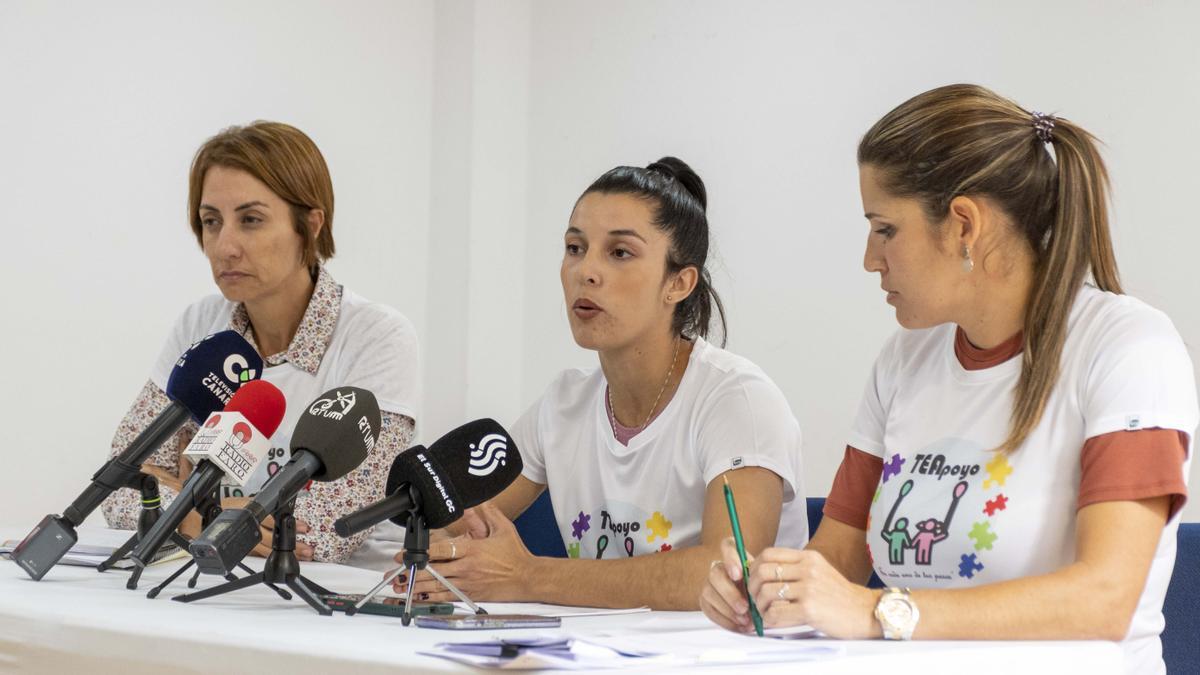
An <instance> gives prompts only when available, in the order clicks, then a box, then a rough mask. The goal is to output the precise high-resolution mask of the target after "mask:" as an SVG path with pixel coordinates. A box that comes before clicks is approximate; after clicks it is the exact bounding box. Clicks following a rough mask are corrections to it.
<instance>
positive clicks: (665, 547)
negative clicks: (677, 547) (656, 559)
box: [658, 544, 671, 553]
mask: <svg viewBox="0 0 1200 675" xmlns="http://www.w3.org/2000/svg"><path fill="white" fill-rule="evenodd" d="M670 550H671V545H670V544H663V545H662V546H659V547H658V552H659V553H666V552H667V551H670Z"/></svg>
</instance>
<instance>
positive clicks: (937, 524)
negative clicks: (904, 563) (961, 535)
mask: <svg viewBox="0 0 1200 675" xmlns="http://www.w3.org/2000/svg"><path fill="white" fill-rule="evenodd" d="M917 529H918V530H920V531H919V532H917V536H915V537H913V544H914V545H915V546H916V549H917V564H918V565H928V564H929V563H930V562H932V561H933V545H934V544H936V543H937V542H939V541H941V540H943V539H945V538H946V537H949V536H950V535H949V534H947V533H946V526H945V525H943V524H942V522H941V521H939V520H935V519H933V518H930V519H929V520H923V521H921V522H919V523H917Z"/></svg>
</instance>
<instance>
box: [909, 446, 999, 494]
mask: <svg viewBox="0 0 1200 675" xmlns="http://www.w3.org/2000/svg"><path fill="white" fill-rule="evenodd" d="M984 468H986V469H987V473H988V477H987V478H985V479H984V481H983V489H985V490H986V489H988V488H990V487H991V486H992V484H993V483H994V484H996V485H999V486H1000V487H1004V481H1005V480H1007V479H1008V475H1009V474H1010V473H1012V472H1013V469H1012V467H1011V466H1009V464H1008V455H1005V454H1004V453H1003V452H997V453H996V456H995V457H994V458H993V459H992V461H990V462H988V463H987V464H986V465H984ZM885 473H886V471H885Z"/></svg>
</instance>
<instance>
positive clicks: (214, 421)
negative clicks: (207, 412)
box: [204, 413, 221, 429]
mask: <svg viewBox="0 0 1200 675" xmlns="http://www.w3.org/2000/svg"><path fill="white" fill-rule="evenodd" d="M220 423H221V416H220V415H217V414H215V413H214V414H213V416H212V417H210V418H208V421H207V422H205V423H204V428H205V429H211V428H213V427H215V426H217V425H218V424H220Z"/></svg>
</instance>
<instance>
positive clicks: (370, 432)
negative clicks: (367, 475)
mask: <svg viewBox="0 0 1200 675" xmlns="http://www.w3.org/2000/svg"><path fill="white" fill-rule="evenodd" d="M380 424H381V422H380V413H379V403H377V402H376V400H375V395H374V394H372V393H371V392H369V391H367V390H366V389H361V388H359V387H338V388H336V389H330V390H329V391H327V392H325V393H324V394H322V395H321V396H320V397H318V398H317V400H315V401H313V402H312V403H311V404H310V405H309V406H308V409H307V410H305V411H304V414H303V415H301V416H300V421H298V422H297V423H296V430H295V431H293V432H292V445H291V449H292V454H293V455H295V453H296V452H297V451H299V450H307V451H309V452H311V453H312V454H314V455H316V457H317V458H318V459H320V460H321V470H320V471H318V472H317V473H314V474H313V475H312V479H313V480H315V481H331V480H337V479H339V478H341V477H342V476H345V475H346V474H348V473H350V472H351V471H353V470H354V469H355V468H357V467H358V465H359V464H362V463H363V460H365V459H366V458H367V453H368V452H370V451H371V450H372V449H373V448H374V447H375V441H376V439H377V438H378V435H379V427H380Z"/></svg>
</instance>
